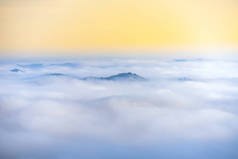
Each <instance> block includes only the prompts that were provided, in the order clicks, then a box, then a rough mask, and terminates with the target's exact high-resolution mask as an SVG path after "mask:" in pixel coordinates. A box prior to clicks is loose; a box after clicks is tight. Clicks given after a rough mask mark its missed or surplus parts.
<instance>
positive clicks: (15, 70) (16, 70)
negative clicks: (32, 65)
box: [10, 68, 23, 72]
mask: <svg viewBox="0 0 238 159" xmlns="http://www.w3.org/2000/svg"><path fill="white" fill-rule="evenodd" d="M10 71H11V72H23V71H22V70H20V69H17V68H14V69H12V70H10Z"/></svg>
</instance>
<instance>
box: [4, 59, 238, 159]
mask: <svg viewBox="0 0 238 159" xmlns="http://www.w3.org/2000/svg"><path fill="white" fill-rule="evenodd" d="M237 67H238V61H237V60H235V59H234V60H212V59H209V60H207V59H199V58H198V59H163V58H153V59H149V58H148V59H140V58H105V59H100V60H99V59H90V58H89V59H80V58H79V59H73V60H69V59H67V60H66V59H60V60H59V59H57V60H56V59H51V60H37V59H35V60H34V61H31V60H25V61H24V60H21V61H20V60H19V61H17V60H16V61H14V62H11V61H9V62H2V63H0V77H1V78H0V88H1V89H0V158H3V159H16V158H20V159H28V158H29V159H30V158H34V159H35V158H36V159H38V158H39V159H42V158H44V159H52V158H56V159H76V158H84V159H93V158H103V159H111V158H137V159H142V158H148V159H158V158H164V159H175V158H180V159H190V158H193V159H201V158H203V159H210V158H216V159H227V158H238V153H237V146H238V135H237V134H238V109H237V101H238V71H237V69H236V68H237Z"/></svg>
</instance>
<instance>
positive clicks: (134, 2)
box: [0, 0, 238, 56]
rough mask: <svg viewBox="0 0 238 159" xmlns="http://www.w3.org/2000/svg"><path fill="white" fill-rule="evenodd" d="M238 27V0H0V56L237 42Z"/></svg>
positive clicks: (98, 52) (179, 47)
mask: <svg viewBox="0 0 238 159" xmlns="http://www.w3.org/2000/svg"><path fill="white" fill-rule="evenodd" d="M237 28H238V1H236V0H87V1H85V0H40V1H39V0H1V2H0V35H1V36H0V56H7V55H13V56H16V55H21V54H23V53H24V52H30V55H36V56H38V55H44V56H46V55H50V54H51V52H57V55H66V54H69V52H78V54H79V55H85V54H87V52H97V54H99V55H100V54H101V53H100V52H109V53H108V55H110V54H112V53H110V51H118V52H121V54H122V52H123V51H125V50H126V51H128V50H129V51H132V52H133V51H135V52H136V51H151V50H152V51H154V50H160V49H170V50H171V49H172V50H176V51H177V50H179V49H187V48H189V49H191V48H192V49H193V48H194V49H198V48H220V47H222V48H223V47H226V48H233V47H236V46H237V44H238V29H237ZM119 54H120V53H119ZM157 54H160V53H157Z"/></svg>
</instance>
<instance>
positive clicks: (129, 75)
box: [83, 72, 146, 81]
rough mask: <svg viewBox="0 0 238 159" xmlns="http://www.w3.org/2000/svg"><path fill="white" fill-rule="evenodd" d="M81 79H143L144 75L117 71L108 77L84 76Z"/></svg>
mask: <svg viewBox="0 0 238 159" xmlns="http://www.w3.org/2000/svg"><path fill="white" fill-rule="evenodd" d="M83 80H107V81H145V80H146V79H145V78H144V77H141V76H139V75H137V74H136V73H132V72H127V73H118V74H116V75H112V76H108V77H85V78H83Z"/></svg>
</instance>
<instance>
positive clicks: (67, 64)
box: [51, 62, 78, 68]
mask: <svg viewBox="0 0 238 159" xmlns="http://www.w3.org/2000/svg"><path fill="white" fill-rule="evenodd" d="M51 66H60V67H72V68H74V67H77V66H78V64H75V63H69V62H67V63H59V64H51Z"/></svg>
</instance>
